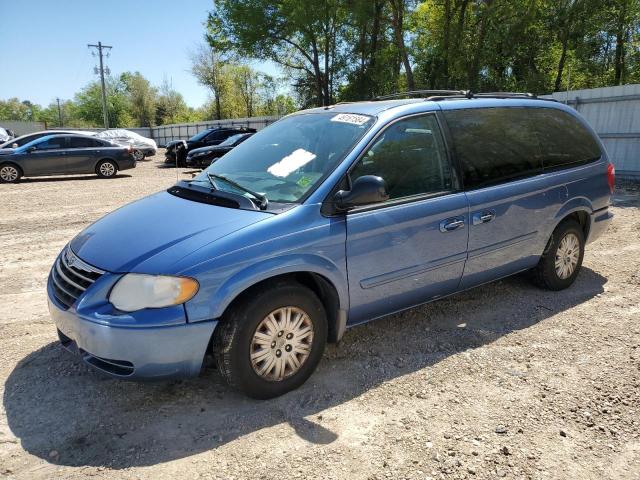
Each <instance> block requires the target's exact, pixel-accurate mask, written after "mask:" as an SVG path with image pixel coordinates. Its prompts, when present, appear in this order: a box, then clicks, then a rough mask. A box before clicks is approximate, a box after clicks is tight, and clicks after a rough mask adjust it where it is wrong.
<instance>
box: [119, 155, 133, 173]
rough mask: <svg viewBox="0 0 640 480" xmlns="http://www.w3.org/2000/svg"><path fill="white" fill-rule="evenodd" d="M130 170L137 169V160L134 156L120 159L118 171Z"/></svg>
mask: <svg viewBox="0 0 640 480" xmlns="http://www.w3.org/2000/svg"><path fill="white" fill-rule="evenodd" d="M130 168H136V160H135V158H133V155H131V156H130V157H124V158H120V159H118V170H129V169H130Z"/></svg>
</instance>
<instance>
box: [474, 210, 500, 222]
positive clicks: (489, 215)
mask: <svg viewBox="0 0 640 480" xmlns="http://www.w3.org/2000/svg"><path fill="white" fill-rule="evenodd" d="M494 218H496V214H495V212H492V211H491V210H485V211H483V212H478V213H474V214H473V217H472V223H473V224H474V225H480V224H481V223H487V222H490V221H491V220H493V219H494Z"/></svg>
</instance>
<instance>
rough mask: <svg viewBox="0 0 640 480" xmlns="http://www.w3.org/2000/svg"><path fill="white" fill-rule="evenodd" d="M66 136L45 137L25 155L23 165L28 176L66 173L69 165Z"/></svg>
mask: <svg viewBox="0 0 640 480" xmlns="http://www.w3.org/2000/svg"><path fill="white" fill-rule="evenodd" d="M65 147H66V145H65V137H60V136H55V137H44V138H43V139H42V140H40V141H39V142H38V143H36V144H34V145H33V149H32V150H31V149H30V151H29V152H28V153H27V154H26V155H25V157H24V160H23V161H22V165H23V168H24V174H25V175H26V176H27V177H28V176H31V175H33V176H37V175H55V174H57V173H64V172H65V169H66V166H67V159H66V153H65V152H66V149H65Z"/></svg>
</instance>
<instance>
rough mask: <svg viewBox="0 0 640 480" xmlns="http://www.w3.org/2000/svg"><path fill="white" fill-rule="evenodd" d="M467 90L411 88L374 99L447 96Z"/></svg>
mask: <svg viewBox="0 0 640 480" xmlns="http://www.w3.org/2000/svg"><path fill="white" fill-rule="evenodd" d="M467 93H468V91H467V90H409V91H407V92H398V93H391V94H389V95H381V96H379V97H375V98H374V100H391V99H393V98H403V97H433V96H438V97H446V96H465V95H466V94H467Z"/></svg>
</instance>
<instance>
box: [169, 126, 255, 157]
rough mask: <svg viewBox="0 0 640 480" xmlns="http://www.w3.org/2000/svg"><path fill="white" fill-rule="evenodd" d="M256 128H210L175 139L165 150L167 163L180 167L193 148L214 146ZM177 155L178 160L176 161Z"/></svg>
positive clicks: (253, 131)
mask: <svg viewBox="0 0 640 480" xmlns="http://www.w3.org/2000/svg"><path fill="white" fill-rule="evenodd" d="M255 132H256V129H255V128H248V127H216V128H210V129H208V130H203V131H202V132H200V133H196V134H195V135H194V136H193V137H191V138H190V139H189V140H175V141H173V142H169V143H167V145H166V148H167V150H166V151H165V153H164V155H165V163H169V164H171V165H177V166H179V167H184V166H185V160H186V159H187V154H188V153H189V152H190V151H191V150H195V149H196V148H201V147H212V146H214V145H219V144H220V143H222V142H224V141H225V140H226V139H227V138H229V137H230V136H232V135H236V134H238V133H255ZM176 157H177V161H176Z"/></svg>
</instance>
